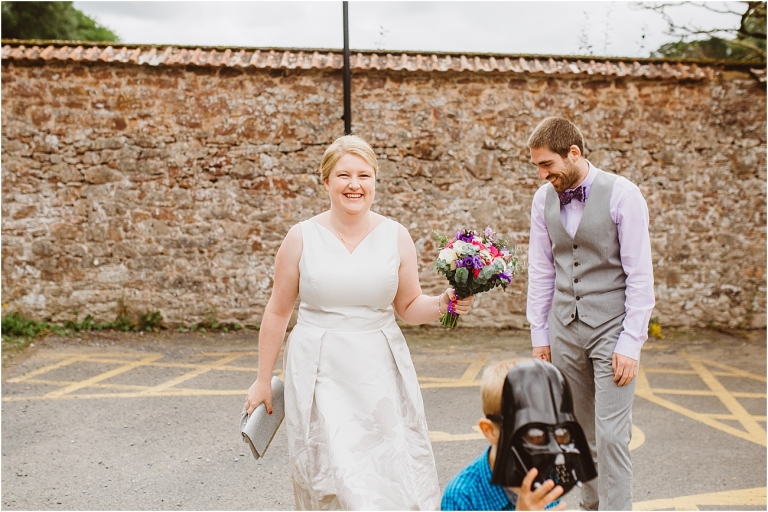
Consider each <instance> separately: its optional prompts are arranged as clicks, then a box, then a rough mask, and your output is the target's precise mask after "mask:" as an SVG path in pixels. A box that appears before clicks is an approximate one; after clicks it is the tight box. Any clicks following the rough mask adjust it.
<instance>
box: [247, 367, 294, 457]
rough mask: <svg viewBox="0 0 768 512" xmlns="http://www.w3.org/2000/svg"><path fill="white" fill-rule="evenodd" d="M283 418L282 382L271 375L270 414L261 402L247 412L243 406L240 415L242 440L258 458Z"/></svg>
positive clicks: (267, 445) (283, 398)
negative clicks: (251, 411) (249, 412)
mask: <svg viewBox="0 0 768 512" xmlns="http://www.w3.org/2000/svg"><path fill="white" fill-rule="evenodd" d="M283 418H285V396H284V388H283V382H282V381H281V380H280V379H279V378H277V376H273V377H272V414H269V413H268V412H267V406H265V405H264V404H261V405H260V406H258V407H257V408H256V409H254V411H253V413H251V415H250V416H248V413H247V412H246V410H245V407H243V412H242V414H241V416H240V433H241V434H242V436H243V442H245V443H248V446H250V447H251V453H253V456H254V458H256V459H258V458H260V457H263V456H264V452H266V451H267V448H268V447H269V443H271V442H272V438H274V437H275V433H277V429H278V428H279V427H280V424H281V423H282V422H283Z"/></svg>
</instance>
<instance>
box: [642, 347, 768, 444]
mask: <svg viewBox="0 0 768 512" xmlns="http://www.w3.org/2000/svg"><path fill="white" fill-rule="evenodd" d="M680 356H681V357H684V358H685V359H686V360H687V361H688V364H690V365H691V368H692V369H693V370H692V371H693V372H694V373H696V374H697V375H698V376H699V378H701V380H702V381H703V382H704V383H705V384H706V385H707V387H709V389H710V391H708V392H707V393H708V394H709V393H711V395H709V396H716V397H717V398H718V399H719V400H720V401H721V402H722V403H723V404H724V405H725V406H726V408H728V410H729V411H730V412H731V414H730V415H728V416H729V418H728V419H730V417H733V419H734V420H736V421H738V422H739V423H741V425H742V426H743V427H744V429H745V430H739V429H737V428H734V427H732V426H730V425H727V424H725V423H722V422H721V421H718V419H720V418H718V417H717V416H716V415H712V414H706V413H699V412H696V411H692V410H691V409H688V408H687V407H683V406H681V405H678V404H676V403H674V402H671V401H669V400H666V399H664V398H662V397H660V396H657V395H656V392H657V390H655V389H652V388H651V386H650V383H649V382H648V376H647V375H646V371H645V370H644V369H643V367H642V366H641V367H640V372H639V374H638V379H637V385H636V388H635V395H637V396H640V397H642V398H645V399H646V400H648V401H650V402H653V403H655V404H657V405H660V406H662V407H665V408H667V409H669V410H671V411H674V412H676V413H678V414H682V415H683V416H686V417H688V418H691V419H693V420H696V421H698V422H700V423H704V424H705V425H708V426H710V427H712V428H716V429H718V430H720V431H722V432H725V433H727V434H731V435H733V436H736V437H738V438H741V439H745V440H747V441H752V442H754V443H756V444H759V445H761V446H766V444H767V443H766V433H765V430H764V429H763V428H762V427H760V425H758V423H757V421H759V420H760V418H762V416H758V417H754V416H752V415H751V414H749V413H748V412H747V410H746V409H745V408H744V407H743V406H742V405H741V404H740V403H739V402H738V400H736V398H735V397H736V396H737V394H736V393H731V392H729V391H728V390H727V389H726V388H725V386H723V385H722V384H721V383H720V381H718V380H717V379H716V378H715V375H714V373H713V372H711V371H709V369H707V368H706V366H705V364H704V363H706V364H707V365H710V364H711V365H712V366H717V367H718V368H720V369H724V370H727V371H728V372H729V373H728V374H726V375H727V376H738V377H746V378H751V379H755V380H760V381H762V380H764V378H763V377H761V376H760V375H756V374H753V373H749V372H745V371H742V370H738V368H733V367H730V366H727V365H723V364H720V363H714V362H713V361H709V360H705V359H702V358H700V357H696V356H691V355H689V354H684V353H683V354H680ZM731 370H734V371H733V372H731ZM737 370H738V371H737ZM735 374H738V375H735ZM663 391H668V390H663ZM696 391H698V390H696ZM680 394H682V393H680ZM692 394H697V393H692ZM739 395H742V394H741V393H740V394H739Z"/></svg>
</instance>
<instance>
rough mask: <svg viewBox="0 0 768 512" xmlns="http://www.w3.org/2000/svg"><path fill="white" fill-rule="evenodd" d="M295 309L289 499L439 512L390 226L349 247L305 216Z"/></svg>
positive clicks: (323, 505)
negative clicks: (397, 308)
mask: <svg viewBox="0 0 768 512" xmlns="http://www.w3.org/2000/svg"><path fill="white" fill-rule="evenodd" d="M300 225H301V232H302V238H303V243H304V248H303V251H302V255H301V261H300V263H299V270H300V273H301V277H300V281H299V298H300V299H301V304H300V306H299V315H298V321H297V324H296V326H295V327H294V328H293V331H292V332H291V335H290V337H289V340H288V345H287V346H286V351H285V364H284V368H285V423H286V426H287V428H286V430H287V433H288V450H289V455H290V460H291V464H292V476H293V489H294V496H295V499H296V508H297V509H304V510H323V509H342V510H436V509H438V508H439V506H440V487H439V484H438V479H437V470H436V468H435V460H434V456H433V454H432V445H431V444H430V441H429V431H428V429H427V422H426V418H425V416H424V405H423V402H422V398H421V390H420V389H419V383H418V381H417V380H416V372H415V370H414V368H413V362H412V361H411V354H410V351H409V350H408V346H407V345H406V343H405V338H403V334H402V332H401V331H400V328H399V327H398V326H397V324H396V323H395V316H394V309H393V307H392V301H393V299H394V297H395V294H396V293H397V282H398V268H399V265H400V256H399V252H398V244H397V239H398V224H397V223H396V222H394V221H392V220H389V219H386V220H384V221H383V222H382V223H381V224H379V225H378V226H376V227H375V228H374V229H373V231H371V233H369V234H368V236H367V237H366V238H365V239H363V241H362V242H360V244H359V245H358V246H357V248H356V249H355V251H354V252H353V253H351V254H350V253H349V251H348V250H347V248H346V247H345V246H344V245H343V244H342V243H341V241H340V240H339V239H338V238H336V236H334V234H333V233H332V232H331V231H330V230H328V229H327V228H325V227H323V226H321V225H319V224H317V223H316V222H314V221H313V220H307V221H304V222H301V224H300Z"/></svg>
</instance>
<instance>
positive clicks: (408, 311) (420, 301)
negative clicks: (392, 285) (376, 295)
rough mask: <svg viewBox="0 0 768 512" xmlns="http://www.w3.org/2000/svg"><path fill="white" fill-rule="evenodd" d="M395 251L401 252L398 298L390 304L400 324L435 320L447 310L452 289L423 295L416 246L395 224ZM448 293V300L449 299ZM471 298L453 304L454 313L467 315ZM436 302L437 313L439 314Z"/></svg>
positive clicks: (399, 226)
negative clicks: (401, 321)
mask: <svg viewBox="0 0 768 512" xmlns="http://www.w3.org/2000/svg"><path fill="white" fill-rule="evenodd" d="M397 243H398V250H399V251H400V269H399V272H398V283H397V295H395V300H394V301H393V303H392V305H393V306H394V307H395V313H397V316H399V317H400V318H401V319H402V320H403V322H405V323H407V324H412V325H418V324H426V323H428V322H432V321H434V320H437V319H438V318H440V317H441V316H443V314H444V313H445V311H446V308H447V307H448V300H449V298H450V297H453V290H450V289H449V290H446V291H445V292H443V293H442V294H440V295H439V296H435V295H424V294H423V293H422V291H421V283H419V268H418V262H417V260H416V246H415V245H414V243H413V240H411V235H410V234H409V233H408V230H407V229H405V228H404V227H403V226H402V225H400V224H398V237H397ZM449 294H450V297H449ZM473 300H474V297H468V298H466V299H463V300H460V301H458V302H457V303H456V306H455V308H456V313H458V314H459V315H466V314H467V313H468V312H469V308H470V307H471V306H472V301H473ZM438 301H439V305H440V306H439V312H438Z"/></svg>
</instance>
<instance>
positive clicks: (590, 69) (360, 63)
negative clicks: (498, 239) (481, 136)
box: [2, 40, 766, 83]
mask: <svg viewBox="0 0 768 512" xmlns="http://www.w3.org/2000/svg"><path fill="white" fill-rule="evenodd" d="M35 43H36V42H35V41H32V42H28V41H15V40H14V41H3V47H2V58H3V60H38V59H42V60H50V59H58V60H65V61H89V62H93V61H103V62H122V63H125V62H131V63H135V64H138V65H148V66H161V65H162V66H187V65H196V66H213V67H223V66H228V67H243V68H245V67H256V68H259V69H264V68H269V69H296V68H300V69H313V68H314V69H341V68H342V67H343V55H342V53H341V52H340V51H334V50H328V51H326V50H301V49H265V50H259V49H249V48H239V49H238V48H234V49H233V48H224V49H222V48H203V47H199V48H185V47H175V46H162V47H158V46H118V47H115V46H106V47H105V46H99V45H93V46H89V47H83V46H79V45H78V46H74V47H73V46H69V45H67V44H65V43H58V42H56V43H51V44H48V43H42V44H35ZM350 65H351V67H352V69H377V70H387V69H390V70H396V71H399V70H406V71H427V72H431V71H443V72H445V71H474V72H481V71H482V72H500V73H505V72H512V73H532V74H546V75H551V74H568V75H580V74H586V75H603V76H620V77H621V76H634V77H644V78H658V77H662V78H667V79H679V80H691V79H693V80H705V79H711V78H713V77H714V76H715V74H716V70H715V69H714V68H713V66H712V65H708V64H703V63H695V62H678V61H667V60H663V59H631V58H626V59H621V58H611V59H606V60H602V61H599V62H596V61H595V60H593V59H590V58H584V57H559V56H558V57H555V56H513V55H492V54H471V55H462V54H453V55H451V54H442V53H440V54H438V53H418V52H400V53H392V52H386V53H385V52H376V51H355V52H354V53H353V54H352V55H351V56H350ZM750 72H751V73H752V74H753V75H754V76H755V77H756V78H757V79H758V80H760V81H761V82H763V83H765V74H766V73H765V69H764V68H762V69H760V68H757V69H750Z"/></svg>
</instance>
